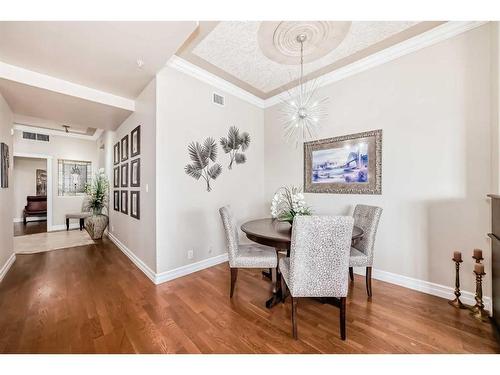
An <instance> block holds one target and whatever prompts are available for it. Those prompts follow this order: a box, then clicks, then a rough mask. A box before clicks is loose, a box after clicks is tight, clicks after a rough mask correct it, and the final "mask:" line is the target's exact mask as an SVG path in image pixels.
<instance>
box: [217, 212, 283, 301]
mask: <svg viewBox="0 0 500 375" xmlns="http://www.w3.org/2000/svg"><path fill="white" fill-rule="evenodd" d="M219 213H220V216H221V218H222V224H223V226H224V232H225V234H226V242H227V252H228V258H229V267H230V269H231V292H230V295H229V296H230V298H232V297H233V293H234V287H235V285H236V279H237V277H238V269H239V268H269V269H271V271H272V272H271V273H272V279H273V283H276V279H277V278H276V267H277V265H278V258H277V255H276V250H275V249H274V248H272V247H268V246H262V245H258V244H248V245H243V244H240V243H239V236H238V228H237V227H236V223H235V220H234V216H233V213H232V211H231V208H230V206H224V207H221V208H220V209H219Z"/></svg>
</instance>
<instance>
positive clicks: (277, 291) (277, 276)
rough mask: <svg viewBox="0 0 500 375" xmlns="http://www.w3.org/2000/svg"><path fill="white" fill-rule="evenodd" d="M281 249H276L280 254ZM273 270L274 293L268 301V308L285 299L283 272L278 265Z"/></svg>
mask: <svg viewBox="0 0 500 375" xmlns="http://www.w3.org/2000/svg"><path fill="white" fill-rule="evenodd" d="M279 251H280V249H276V255H278V252H279ZM278 264H279V262H278ZM271 271H272V272H271V273H272V280H273V295H272V297H271V298H269V299H268V300H267V301H266V307H267V308H268V309H270V308H271V307H273V306H274V305H277V304H278V303H280V302H281V301H282V299H283V293H282V290H281V272H280V270H279V266H277V267H276V269H272V270H271Z"/></svg>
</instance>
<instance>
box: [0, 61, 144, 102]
mask: <svg viewBox="0 0 500 375" xmlns="http://www.w3.org/2000/svg"><path fill="white" fill-rule="evenodd" d="M0 78H3V79H6V80H9V81H14V82H18V83H22V84H25V85H28V86H33V87H38V88H41V89H45V90H49V91H53V92H57V93H59V94H63V95H68V96H73V97H76V98H81V99H84V100H88V101H91V102H95V103H100V104H104V105H108V106H111V107H116V108H121V109H125V110H128V111H132V112H133V111H135V100H133V99H128V98H124V97H122V96H118V95H114V94H110V93H108V92H105V91H100V90H96V89H93V88H90V87H87V86H83V85H79V84H76V83H73V82H69V81H65V80H63V79H60V78H56V77H52V76H48V75H46V74H41V73H37V72H34V71H32V70H28V69H24V68H21V67H18V66H15V65H10V64H6V63H4V62H1V61H0Z"/></svg>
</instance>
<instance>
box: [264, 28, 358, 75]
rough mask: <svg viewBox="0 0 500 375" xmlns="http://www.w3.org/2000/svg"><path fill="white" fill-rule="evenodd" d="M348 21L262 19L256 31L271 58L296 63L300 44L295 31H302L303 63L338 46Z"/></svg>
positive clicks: (284, 62) (286, 63)
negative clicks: (304, 40)
mask: <svg viewBox="0 0 500 375" xmlns="http://www.w3.org/2000/svg"><path fill="white" fill-rule="evenodd" d="M350 27H351V22H349V21H338V22H337V21H278V22H271V21H263V22H262V23H261V25H260V27H259V31H258V42H259V47H260V49H261V51H262V53H263V54H264V55H265V56H266V57H267V58H268V59H270V60H272V61H275V62H277V63H280V64H284V65H297V64H298V61H299V57H300V44H298V43H297V39H296V38H297V35H305V37H306V41H307V43H304V46H303V47H304V50H303V58H304V63H306V64H307V63H309V62H311V61H315V60H318V59H320V58H322V57H324V56H326V55H327V54H328V53H330V52H331V51H332V50H334V49H335V48H337V47H338V46H339V44H340V43H341V42H342V41H343V40H344V39H345V37H346V36H347V33H348V32H349V29H350Z"/></svg>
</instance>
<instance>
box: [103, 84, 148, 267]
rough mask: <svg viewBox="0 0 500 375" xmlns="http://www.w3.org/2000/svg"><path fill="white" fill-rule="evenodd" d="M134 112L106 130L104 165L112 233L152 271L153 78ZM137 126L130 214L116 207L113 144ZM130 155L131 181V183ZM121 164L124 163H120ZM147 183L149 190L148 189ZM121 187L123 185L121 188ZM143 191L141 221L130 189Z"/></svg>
mask: <svg viewBox="0 0 500 375" xmlns="http://www.w3.org/2000/svg"><path fill="white" fill-rule="evenodd" d="M135 108H136V109H135V112H134V113H133V114H131V115H130V116H129V117H128V118H127V119H126V120H125V121H124V122H123V123H122V124H121V125H120V127H119V128H118V129H117V130H116V132H106V133H105V134H104V135H103V137H102V139H101V140H100V141H99V142H100V143H102V144H104V147H105V148H106V153H105V154H106V156H105V158H104V159H103V160H102V161H101V163H103V164H104V166H105V168H106V171H107V173H108V177H109V180H110V184H111V188H110V204H109V206H110V210H109V212H110V225H109V228H108V229H109V231H110V233H111V234H112V235H113V236H114V237H116V238H117V239H118V240H119V241H120V242H121V243H122V244H123V245H125V246H126V247H127V248H128V249H129V250H130V251H131V252H132V253H134V255H135V256H136V257H138V258H139V259H140V260H141V261H142V262H144V263H145V264H146V265H147V266H148V267H149V268H150V269H151V270H152V271H153V272H155V271H156V235H155V233H156V205H155V191H156V190H155V189H156V177H155V165H156V160H155V157H156V155H155V137H156V81H155V80H153V81H151V83H149V85H148V86H147V87H146V88H145V89H144V91H143V92H142V93H141V94H140V95H139V96H138V97H137V99H136V102H135ZM138 125H141V154H140V155H139V156H138V157H140V159H141V187H140V188H131V187H129V188H124V189H123V190H128V191H129V204H128V209H129V213H128V215H126V214H123V213H121V212H117V211H114V210H113V187H112V186H113V185H112V184H113V167H114V166H113V145H114V144H115V143H116V142H119V141H120V140H121V139H122V137H123V136H125V135H127V134H128V135H129V142H130V132H131V131H132V130H133V129H135V128H136V127H137V126H138ZM135 158H136V157H134V158H132V159H131V158H130V150H129V159H128V160H127V163H128V164H129V184H130V161H131V160H134V159H135ZM120 165H121V164H120ZM146 186H147V189H146ZM119 190H121V188H120V189H119ZM134 190H139V191H140V199H141V201H140V205H141V206H140V208H141V211H140V220H137V219H135V218H133V217H131V216H130V191H134Z"/></svg>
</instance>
